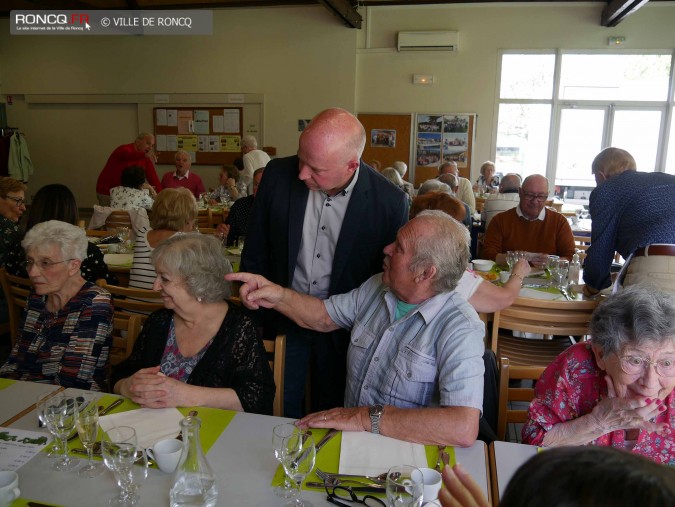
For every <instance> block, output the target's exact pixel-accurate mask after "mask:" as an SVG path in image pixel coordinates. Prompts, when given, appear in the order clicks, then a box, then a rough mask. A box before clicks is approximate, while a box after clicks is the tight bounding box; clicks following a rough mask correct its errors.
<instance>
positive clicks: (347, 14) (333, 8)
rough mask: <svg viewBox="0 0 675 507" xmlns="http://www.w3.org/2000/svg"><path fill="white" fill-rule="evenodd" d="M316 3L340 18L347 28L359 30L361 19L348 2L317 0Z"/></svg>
mask: <svg viewBox="0 0 675 507" xmlns="http://www.w3.org/2000/svg"><path fill="white" fill-rule="evenodd" d="M318 2H319V3H320V4H321V5H323V6H324V7H325V8H326V9H328V10H329V11H330V12H331V13H332V14H334V15H335V16H337V17H338V18H340V19H341V20H342V21H343V22H344V23H345V24H346V25H347V26H348V27H349V28H361V22H362V21H363V18H362V17H361V14H359V13H358V12H357V11H356V9H355V8H354V6H353V5H352V4H351V3H349V1H348V0H318Z"/></svg>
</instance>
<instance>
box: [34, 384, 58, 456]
mask: <svg viewBox="0 0 675 507" xmlns="http://www.w3.org/2000/svg"><path fill="white" fill-rule="evenodd" d="M54 394H56V393H54V392H49V393H42V394H41V395H39V396H38V397H37V401H36V402H35V410H36V412H37V416H38V420H39V421H40V427H41V428H47V420H46V419H45V416H44V411H43V409H44V406H45V403H44V402H45V400H47V399H48V398H51V397H52V396H54ZM47 431H49V428H47ZM50 433H51V431H50ZM62 453H63V449H61V439H59V438H56V437H54V438H52V443H51V445H50V446H49V450H48V451H47V457H48V458H54V457H56V456H60V455H61V454H62Z"/></svg>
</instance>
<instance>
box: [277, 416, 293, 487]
mask: <svg viewBox="0 0 675 507" xmlns="http://www.w3.org/2000/svg"><path fill="white" fill-rule="evenodd" d="M294 431H295V425H294V424H291V423H285V424H278V425H277V426H275V427H274V429H273V430H272V448H273V449H274V457H275V458H276V459H277V461H278V462H279V463H282V451H283V449H284V440H285V439H286V438H288V437H290V436H291V435H292V434H293V432H294ZM282 467H283V465H282ZM274 494H275V495H277V496H280V497H282V498H288V497H290V496H292V494H293V489H292V486H291V482H290V480H289V478H288V475H286V470H284V483H283V484H282V485H280V486H277V487H275V488H274Z"/></svg>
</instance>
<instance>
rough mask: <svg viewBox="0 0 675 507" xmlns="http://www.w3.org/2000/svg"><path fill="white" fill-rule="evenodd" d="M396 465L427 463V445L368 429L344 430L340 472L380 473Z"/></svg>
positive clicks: (422, 465) (418, 465) (358, 473)
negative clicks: (368, 431) (379, 433)
mask: <svg viewBox="0 0 675 507" xmlns="http://www.w3.org/2000/svg"><path fill="white" fill-rule="evenodd" d="M394 465H413V466H416V467H426V466H428V464H427V457H426V454H425V452H424V446H423V445H422V444H413V443H411V442H404V441H403V440H396V439H395V438H390V437H385V436H382V435H375V434H373V433H367V432H365V431H344V432H342V447H341V448H340V468H339V470H340V473H341V474H357V475H378V474H381V473H382V472H386V471H387V470H389V469H390V468H391V467H392V466H394Z"/></svg>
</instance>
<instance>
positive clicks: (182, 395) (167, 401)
mask: <svg viewBox="0 0 675 507" xmlns="http://www.w3.org/2000/svg"><path fill="white" fill-rule="evenodd" d="M159 369H160V367H159V366H153V367H151V368H141V369H140V370H138V371H137V372H136V373H134V374H133V375H131V376H130V377H127V378H126V379H124V380H123V381H122V382H123V385H122V386H121V389H120V394H122V395H123V396H126V397H127V398H129V399H131V400H132V401H133V402H134V403H138V404H139V405H140V406H141V407H145V408H166V407H181V406H189V405H190V400H189V395H188V391H189V386H188V385H187V384H184V383H183V382H180V381H178V380H176V379H173V378H171V377H167V376H166V375H164V374H163V373H162V372H160V371H159Z"/></svg>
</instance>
